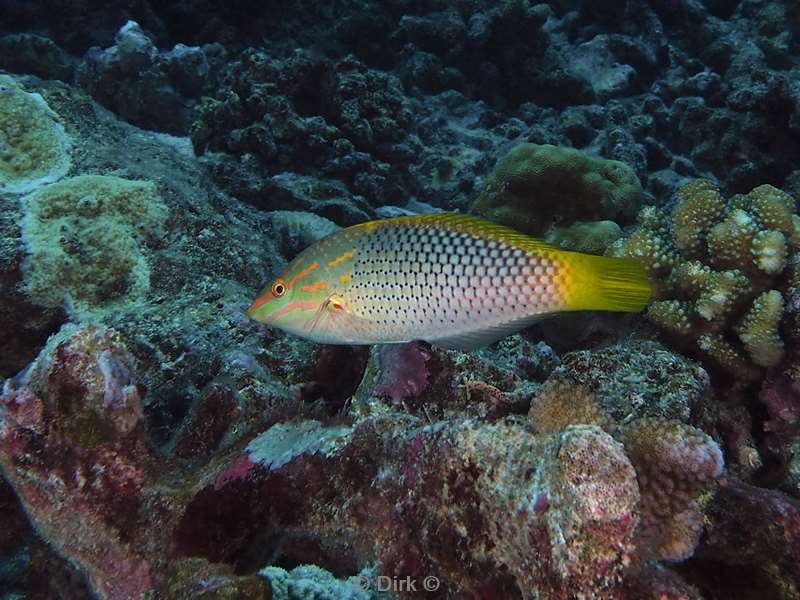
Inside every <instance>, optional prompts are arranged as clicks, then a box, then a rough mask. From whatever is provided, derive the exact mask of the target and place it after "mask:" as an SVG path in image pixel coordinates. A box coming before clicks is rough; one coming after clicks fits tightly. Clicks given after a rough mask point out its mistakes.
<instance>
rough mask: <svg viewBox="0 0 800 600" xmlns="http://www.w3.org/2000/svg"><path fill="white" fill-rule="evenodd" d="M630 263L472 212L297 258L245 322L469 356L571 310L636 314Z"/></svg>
mask: <svg viewBox="0 0 800 600" xmlns="http://www.w3.org/2000/svg"><path fill="white" fill-rule="evenodd" d="M651 294H652V286H651V283H650V281H649V279H648V276H647V274H646V272H645V269H644V267H643V266H642V264H641V263H640V262H638V261H637V260H636V259H634V258H615V257H606V256H595V255H591V254H583V253H579V252H570V251H567V250H563V249H561V248H557V247H555V246H551V245H549V244H547V243H545V242H543V241H541V240H538V239H535V238H532V237H530V236H527V235H525V234H522V233H519V232H517V231H515V230H514V229H511V228H509V227H505V226H502V225H498V224H495V223H492V222H490V221H486V220H483V219H481V218H478V217H474V216H470V215H462V214H456V213H437V214H432V215H415V216H402V217H394V218H389V219H381V220H377V221H369V222H366V223H361V224H358V225H354V226H351V227H347V228H344V229H341V230H339V231H336V232H334V233H332V234H330V235H329V236H327V237H325V238H323V239H321V240H320V241H318V242H316V243H314V244H312V245H311V246H309V247H308V248H306V249H305V250H303V251H301V252H300V253H299V254H298V255H297V256H296V257H295V258H294V259H293V260H292V261H291V262H290V263H289V265H288V266H287V268H286V270H285V272H284V273H282V274H281V275H280V276H278V277H276V278H275V279H274V280H273V281H272V282H271V283H270V284H269V285H268V286H266V287H265V288H264V289H263V290H262V291H261V292H260V293H259V294H258V296H257V297H256V298H255V300H254V301H253V302H252V304H251V305H250V307H249V308H248V309H247V311H246V314H247V315H248V316H249V317H250V318H252V319H254V320H256V321H259V322H261V323H265V324H267V325H270V326H272V327H276V328H278V329H281V330H283V331H286V332H289V333H292V334H295V335H298V336H300V337H303V338H306V339H308V340H312V341H314V342H319V343H324V344H342V345H356V344H363V345H370V344H393V343H404V342H410V341H415V340H421V341H425V342H428V343H430V344H432V345H435V346H438V347H442V348H450V349H459V350H464V351H467V350H473V349H475V348H479V347H481V346H484V345H488V344H490V343H492V342H494V341H497V340H499V339H501V338H503V337H506V336H508V335H511V334H513V333H516V332H518V331H520V330H522V329H524V328H526V327H528V326H530V325H531V324H533V323H535V322H537V321H538V320H540V319H542V318H545V317H547V316H549V315H553V314H556V313H562V312H566V311H585V310H595V311H620V312H639V311H641V310H642V309H643V308H644V307H645V306H646V305H647V304H648V302H649V300H650V297H651Z"/></svg>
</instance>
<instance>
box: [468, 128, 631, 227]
mask: <svg viewBox="0 0 800 600" xmlns="http://www.w3.org/2000/svg"><path fill="white" fill-rule="evenodd" d="M641 197H642V188H641V185H640V183H639V180H638V178H637V177H636V174H635V173H634V171H633V169H631V168H630V167H629V166H627V165H626V164H625V163H622V162H619V161H616V160H605V159H600V158H592V157H590V156H587V155H585V154H583V153H581V152H580V151H578V150H575V149H573V148H562V147H558V146H552V145H549V144H545V145H537V144H521V145H519V146H516V147H515V148H512V149H511V151H510V152H509V153H508V154H506V155H505V156H504V157H503V158H501V159H500V160H499V161H498V163H497V165H496V166H495V168H494V171H492V173H491V174H490V175H489V177H488V179H487V182H486V186H485V187H484V189H483V191H482V192H481V194H480V196H479V197H478V198H477V200H476V201H475V203H474V204H473V205H472V212H474V213H476V214H478V215H481V216H483V217H486V218H488V219H490V220H493V221H496V222H498V223H503V224H504V225H508V226H510V227H515V228H517V229H519V230H520V231H523V232H525V233H529V234H532V235H539V236H541V235H544V234H545V232H546V231H547V229H548V227H550V226H551V225H553V224H564V225H566V224H569V223H572V222H573V221H576V220H584V221H585V220H593V219H612V220H617V219H620V220H622V221H624V220H628V219H631V218H632V217H633V215H634V214H635V213H636V211H637V209H638V208H639V204H640V203H641ZM565 199H567V200H568V201H566V202H565Z"/></svg>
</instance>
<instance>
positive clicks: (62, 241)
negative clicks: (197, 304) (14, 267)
mask: <svg viewBox="0 0 800 600" xmlns="http://www.w3.org/2000/svg"><path fill="white" fill-rule="evenodd" d="M22 204H23V209H24V212H25V217H24V219H23V222H22V238H23V241H24V242H25V245H26V247H27V250H28V256H27V258H26V260H25V262H24V264H23V271H24V276H25V283H26V285H27V290H28V293H29V294H30V296H31V298H32V299H33V300H34V301H35V302H37V303H39V304H42V305H44V306H59V305H61V304H63V303H64V302H65V301H67V302H68V303H69V304H70V305H71V306H72V307H73V309H74V310H77V311H79V312H85V311H87V310H91V309H97V308H108V307H110V306H111V305H112V304H113V303H115V302H118V301H122V300H124V299H127V300H130V299H133V298H136V297H138V296H140V295H142V294H143V293H144V292H145V291H147V289H148V288H149V285H150V269H149V265H148V262H147V260H146V257H145V253H144V247H145V245H146V243H147V241H149V240H152V239H153V237H155V236H157V235H158V234H159V232H160V228H161V226H162V225H163V223H164V221H165V219H166V217H167V209H166V207H165V206H164V205H163V203H162V202H161V200H160V198H159V196H158V193H157V192H156V188H155V185H154V184H153V183H152V182H149V181H135V180H128V179H121V178H119V177H111V176H98V175H82V176H79V177H72V178H69V179H66V180H64V181H61V182H59V183H53V184H50V185H46V186H43V187H41V188H39V189H37V190H36V191H35V192H33V193H31V194H30V195H29V196H27V197H25V198H23V200H22Z"/></svg>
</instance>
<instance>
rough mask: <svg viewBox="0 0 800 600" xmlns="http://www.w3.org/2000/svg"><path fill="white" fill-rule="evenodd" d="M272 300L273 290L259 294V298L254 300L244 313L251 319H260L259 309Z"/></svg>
mask: <svg viewBox="0 0 800 600" xmlns="http://www.w3.org/2000/svg"><path fill="white" fill-rule="evenodd" d="M270 300H272V293H271V292H267V293H266V294H263V295H261V296H259V297H258V298H256V299H255V300H253V302H252V303H251V304H250V306H249V307H247V310H245V311H244V314H246V315H247V316H248V317H250V318H251V319H256V320H259V319H258V309H259V308H261V307H262V306H264V305H265V304H266V303H267V302H269V301H270Z"/></svg>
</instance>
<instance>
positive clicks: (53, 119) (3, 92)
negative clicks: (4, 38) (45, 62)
mask: <svg viewBox="0 0 800 600" xmlns="http://www.w3.org/2000/svg"><path fill="white" fill-rule="evenodd" d="M69 165H70V161H69V139H68V138H67V135H66V134H65V133H64V128H63V127H62V126H61V124H60V123H59V121H58V117H57V116H56V114H55V113H54V112H53V111H52V110H51V109H50V107H49V106H48V105H47V103H46V102H45V101H44V98H42V97H41V96H40V95H39V94H30V93H28V92H25V91H24V90H23V89H22V88H21V87H20V86H19V85H17V83H16V82H15V81H14V80H13V79H12V78H11V77H8V76H6V75H0V192H2V191H5V192H14V193H24V192H28V191H30V190H32V189H34V188H36V187H37V186H39V185H42V184H44V183H50V182H53V181H56V180H58V179H60V178H61V177H63V176H64V175H65V174H66V173H67V171H68V170H69Z"/></svg>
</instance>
